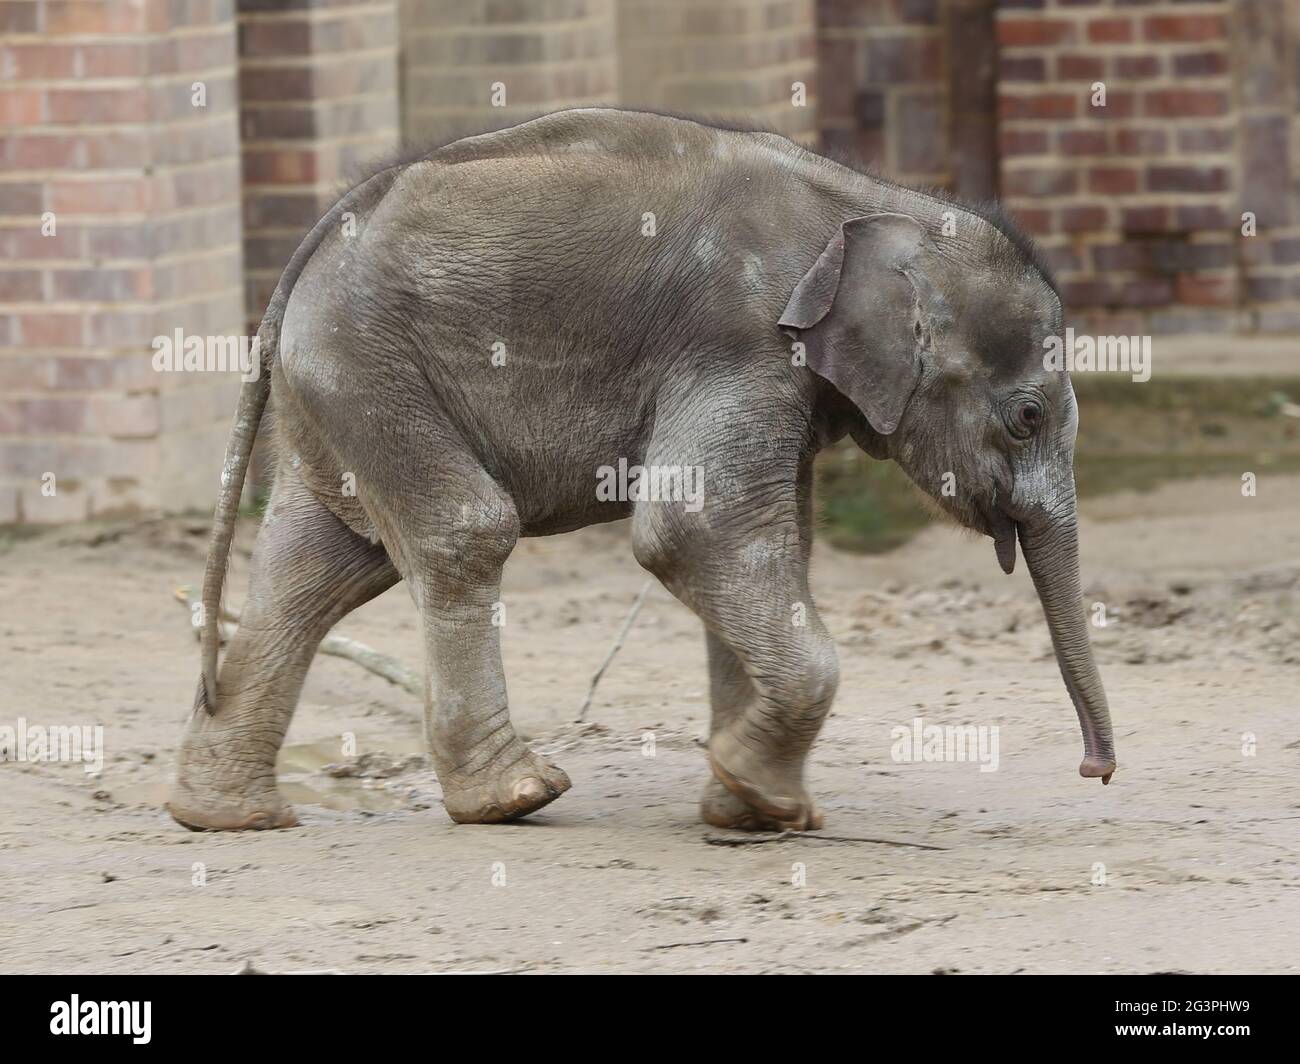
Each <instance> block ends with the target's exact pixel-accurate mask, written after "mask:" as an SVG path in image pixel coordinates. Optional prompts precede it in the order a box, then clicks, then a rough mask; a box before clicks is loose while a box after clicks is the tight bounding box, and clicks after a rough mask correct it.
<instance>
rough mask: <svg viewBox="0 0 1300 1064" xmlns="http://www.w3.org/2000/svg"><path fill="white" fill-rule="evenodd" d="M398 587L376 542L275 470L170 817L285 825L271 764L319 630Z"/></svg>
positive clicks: (217, 824)
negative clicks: (213, 687) (236, 614)
mask: <svg viewBox="0 0 1300 1064" xmlns="http://www.w3.org/2000/svg"><path fill="white" fill-rule="evenodd" d="M397 580H398V575H397V570H396V569H395V568H394V567H393V565H392V563H391V562H390V561H389V559H388V555H387V554H386V553H385V551H384V548H383V546H381V545H378V544H374V543H371V542H370V541H368V540H367V539H365V538H363V537H361V536H358V535H357V534H356V533H354V532H352V531H351V530H350V529H348V528H347V526H345V525H344V524H343V523H342V522H341V521H340V520H339V519H338V518H337V517H336V516H335V515H334V514H333V513H331V512H330V510H328V509H327V508H326V507H325V505H324V504H323V503H322V502H321V501H320V500H319V499H317V498H316V497H315V496H314V495H313V494H312V493H311V492H310V491H309V490H308V489H307V488H306V487H305V486H304V485H303V483H302V481H301V480H300V479H299V477H298V474H297V473H296V472H294V471H293V470H292V469H288V468H282V469H281V470H280V473H279V475H278V476H277V478H276V482H275V486H274V488H273V489H272V493H271V500H270V503H269V505H268V507H267V511H266V516H265V518H264V519H263V522H262V527H261V530H260V531H259V532H258V536H257V542H256V544H255V546H254V547H253V559H252V573H251V578H250V581H249V590H248V596H247V601H246V603H245V605H244V609H243V613H242V617H241V623H240V625H239V628H238V630H237V632H236V633H235V636H234V638H233V639H232V641H231V644H230V647H229V649H228V650H227V651H226V656H225V660H224V661H223V662H222V665H221V672H220V675H219V677H218V680H217V688H218V691H219V692H220V697H219V699H218V704H217V711H216V712H215V713H213V714H210V713H208V712H207V711H206V710H205V709H203V708H201V707H200V708H199V709H197V710H196V711H195V713H194V715H193V717H191V719H190V722H189V726H188V729H187V731H186V734H185V737H184V740H183V741H182V744H181V750H180V755H179V759H178V760H179V770H178V773H177V778H176V782H175V785H174V786H173V789H172V793H171V797H170V799H169V800H168V802H167V809H168V812H170V813H171V815H172V817H173V818H174V819H175V820H177V821H178V822H179V823H181V824H183V825H185V826H186V827H188V828H192V829H194V830H196V831H197V830H240V829H252V828H278V827H291V826H293V825H294V824H296V823H297V819H296V817H295V816H294V813H293V810H292V809H291V808H290V807H289V805H288V804H287V803H286V802H285V801H284V799H283V798H282V797H281V796H280V794H279V791H278V789H277V788H276V782H275V759H276V755H277V754H278V753H279V750H280V745H281V743H282V742H283V741H284V736H285V732H286V731H288V728H289V721H290V719H291V718H292V717H293V711H294V708H295V707H296V705H297V702H298V696H299V694H300V692H301V691H302V685H303V680H304V679H305V678H306V675H307V668H308V666H309V665H310V664H311V660H312V657H313V656H314V655H315V653H316V648H317V646H318V645H319V644H320V641H321V639H322V638H324V636H325V633H326V632H328V631H329V629H330V628H331V627H332V626H333V625H334V624H335V623H337V622H338V621H339V620H340V619H341V618H343V617H344V616H345V615H346V614H348V613H349V612H351V611H352V610H354V609H356V608H357V607H358V606H360V605H362V604H363V603H365V602H367V601H369V600H370V599H372V598H374V597H375V596H376V595H378V594H380V593H381V592H383V591H386V590H387V589H388V588H390V587H392V586H393V585H394V584H395V583H396V582H397Z"/></svg>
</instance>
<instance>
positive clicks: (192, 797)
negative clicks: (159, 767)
mask: <svg viewBox="0 0 1300 1064" xmlns="http://www.w3.org/2000/svg"><path fill="white" fill-rule="evenodd" d="M278 747H279V736H278V735H277V736H275V737H274V738H273V739H272V738H270V737H265V736H249V735H243V734H239V733H234V734H232V733H231V732H230V731H229V730H226V729H222V728H221V727H220V723H219V722H218V721H213V720H211V719H210V718H208V717H206V716H196V717H195V719H194V720H193V721H192V722H191V727H190V731H189V733H187V734H186V736H185V739H184V741H183V742H182V743H181V749H180V756H179V757H178V759H177V772H176V782H175V783H174V784H173V785H172V790H171V794H170V796H169V797H168V799H167V802H166V805H165V808H166V810H167V812H168V813H170V814H171V817H172V819H173V820H175V821H176V822H177V823H178V824H180V825H182V826H183V827H187V828H189V829H190V830H191V831H266V830H269V829H271V828H292V827H296V826H297V824H298V817H297V816H296V815H295V814H294V811H293V808H292V807H291V806H290V805H289V803H288V802H286V801H285V800H284V798H282V797H281V795H280V791H279V789H278V788H277V787H276V785H275V763H274V760H269V761H268V760H266V759H265V753H266V752H267V751H273V750H275V749H278Z"/></svg>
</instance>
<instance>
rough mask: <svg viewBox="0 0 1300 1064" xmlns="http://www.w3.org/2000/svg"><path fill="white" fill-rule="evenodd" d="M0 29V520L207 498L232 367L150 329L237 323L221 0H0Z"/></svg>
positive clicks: (229, 78) (228, 42) (230, 126)
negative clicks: (174, 369) (181, 351)
mask: <svg viewBox="0 0 1300 1064" xmlns="http://www.w3.org/2000/svg"><path fill="white" fill-rule="evenodd" d="M0 34H2V40H0V70H2V71H3V73H4V76H5V80H4V82H3V83H2V85H0V260H2V261H0V522H8V521H17V520H21V521H28V522H52V521H64V520H72V519H77V518H83V517H86V516H89V515H93V514H104V513H112V512H115V511H119V510H129V509H138V508H157V507H164V508H167V509H173V510H179V509H186V508H189V507H197V506H201V507H203V508H207V507H208V506H210V505H211V500H212V495H213V491H214V488H215V485H216V482H217V481H216V478H217V473H218V470H219V467H220V464H221V456H222V452H223V448H224V438H225V435H226V430H227V427H228V425H229V419H230V411H231V409H232V405H231V403H232V396H233V394H234V390H235V388H236V387H237V382H235V381H233V380H231V379H229V378H223V377H217V376H215V375H212V374H158V373H155V372H154V371H153V369H152V367H151V355H152V353H153V352H152V349H151V341H152V338H153V337H154V336H157V335H159V334H171V332H172V331H173V330H174V329H175V328H177V327H180V328H183V329H184V330H185V331H186V332H190V333H199V334H208V333H217V334H225V333H239V332H241V331H242V292H241V278H240V274H241V264H240V245H239V228H240V219H239V156H238V128H237V123H236V102H235V101H236V96H235V70H234V62H235V48H234V26H233V19H232V13H231V10H230V4H229V3H228V2H226V3H223V2H221V0H206V2H205V0H189V2H187V3H171V4H165V3H159V2H147V3H146V2H139V3H127V2H122V0H78V2H76V3H72V2H59V0H5V2H4V3H0ZM195 82H202V83H203V85H204V88H205V91H206V106H203V107H195V106H193V105H192V97H193V88H192V86H193V84H194V83H195ZM43 227H44V232H43ZM49 474H52V475H53V477H54V480H53V485H54V488H55V494H52V495H51V494H46V493H43V492H42V485H43V484H47V483H48V482H49V480H48V475H49ZM47 490H48V489H47Z"/></svg>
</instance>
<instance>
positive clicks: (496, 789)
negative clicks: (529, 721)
mask: <svg viewBox="0 0 1300 1064" xmlns="http://www.w3.org/2000/svg"><path fill="white" fill-rule="evenodd" d="M519 748H520V753H519V756H517V757H514V758H513V759H510V758H507V764H506V766H505V767H504V768H499V767H496V766H493V767H490V768H488V769H485V770H484V771H483V772H480V773H478V774H476V775H473V776H466V777H463V778H458V777H456V776H452V778H451V779H450V780H449V781H448V782H445V783H443V786H442V804H443V805H444V806H445V807H446V810H447V815H448V816H450V817H451V818H452V820H454V821H456V823H457V824H501V823H504V822H505V821H507V820H518V819H519V818H520V817H522V816H527V815H528V814H529V813H533V812H536V811H537V810H538V809H541V808H542V806H544V805H550V803H551V802H553V801H555V799H556V798H558V797H559V796H560V795H562V794H563V793H564V792H565V791H567V790H568V789H569V788H570V787H571V786H573V784H572V783H571V782H570V780H569V777H568V775H567V774H566V773H565V772H564V770H563V769H559V768H556V767H555V766H554V765H552V764H551V763H550V762H549V761H546V760H544V759H543V758H540V757H538V756H537V755H536V754H534V753H533V752H532V751H531V750H529V749H528V748H527V747H526V746H524V745H523V744H522V743H519Z"/></svg>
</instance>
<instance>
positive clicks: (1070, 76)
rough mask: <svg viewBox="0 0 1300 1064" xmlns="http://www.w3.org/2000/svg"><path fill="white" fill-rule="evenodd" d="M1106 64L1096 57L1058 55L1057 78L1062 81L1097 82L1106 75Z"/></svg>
mask: <svg viewBox="0 0 1300 1064" xmlns="http://www.w3.org/2000/svg"><path fill="white" fill-rule="evenodd" d="M1105 67H1106V64H1105V63H1104V62H1103V61H1102V60H1101V59H1100V58H1098V57H1097V56H1095V55H1073V54H1070V55H1058V56H1057V57H1056V76H1057V78H1059V79H1060V80H1061V81H1095V80H1098V79H1100V78H1101V77H1102V76H1103V74H1104V73H1105Z"/></svg>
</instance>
